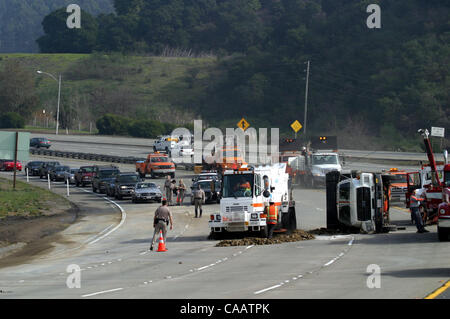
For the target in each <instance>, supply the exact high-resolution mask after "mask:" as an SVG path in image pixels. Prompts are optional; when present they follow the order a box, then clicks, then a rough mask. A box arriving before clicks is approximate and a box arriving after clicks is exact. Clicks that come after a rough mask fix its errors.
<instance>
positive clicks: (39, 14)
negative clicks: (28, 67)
mask: <svg viewBox="0 0 450 319" xmlns="http://www.w3.org/2000/svg"><path fill="white" fill-rule="evenodd" d="M71 3H77V4H78V5H80V6H81V8H82V9H83V10H86V11H87V12H90V13H91V14H94V15H97V14H99V13H110V12H112V11H113V5H112V0H77V1H71V0H1V1H0V53H6V52H38V46H37V44H36V39H37V38H38V37H39V36H41V35H42V34H43V33H44V31H43V29H42V26H41V23H42V20H43V19H44V17H45V16H46V15H47V14H49V13H50V12H52V11H54V10H56V9H59V8H61V7H66V6H67V5H69V4H71Z"/></svg>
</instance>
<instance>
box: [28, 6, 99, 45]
mask: <svg viewBox="0 0 450 319" xmlns="http://www.w3.org/2000/svg"><path fill="white" fill-rule="evenodd" d="M68 16H69V14H68V13H67V12H66V8H62V9H59V10H56V11H54V12H52V13H50V14H49V15H47V16H46V17H45V18H44V21H42V26H43V27H44V32H45V35H44V36H42V37H40V38H39V39H37V43H38V45H39V48H40V50H41V52H43V53H90V52H92V50H93V49H94V47H95V45H96V43H97V34H98V24H97V21H96V19H94V18H93V17H92V16H91V15H90V14H89V13H88V12H86V11H83V10H81V24H82V27H81V28H80V29H77V28H74V29H69V28H68V27H67V18H68Z"/></svg>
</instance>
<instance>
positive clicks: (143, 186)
mask: <svg viewBox="0 0 450 319" xmlns="http://www.w3.org/2000/svg"><path fill="white" fill-rule="evenodd" d="M161 198H162V193H161V189H160V187H159V186H158V185H156V184H155V183H148V182H140V183H137V184H136V186H135V188H134V194H133V196H132V197H131V200H132V201H133V203H137V202H148V201H152V200H153V201H156V202H158V203H161Z"/></svg>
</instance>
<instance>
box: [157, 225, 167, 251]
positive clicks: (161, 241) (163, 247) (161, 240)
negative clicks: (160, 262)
mask: <svg viewBox="0 0 450 319" xmlns="http://www.w3.org/2000/svg"><path fill="white" fill-rule="evenodd" d="M157 251H167V249H166V244H165V243H164V238H163V234H162V230H160V231H159V245H158V250H157Z"/></svg>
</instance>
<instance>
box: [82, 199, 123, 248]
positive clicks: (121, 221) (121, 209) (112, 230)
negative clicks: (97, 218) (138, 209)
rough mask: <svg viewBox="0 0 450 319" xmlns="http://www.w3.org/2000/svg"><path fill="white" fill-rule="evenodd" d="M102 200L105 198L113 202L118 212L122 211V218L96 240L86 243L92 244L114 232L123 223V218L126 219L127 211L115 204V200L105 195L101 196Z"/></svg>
mask: <svg viewBox="0 0 450 319" xmlns="http://www.w3.org/2000/svg"><path fill="white" fill-rule="evenodd" d="M103 199H104V200H107V201H108V202H110V203H113V204H114V205H116V206H117V207H118V208H119V209H120V212H121V213H122V219H121V220H120V223H119V225H117V226H116V227H114V228H113V229H111V230H110V231H109V232H107V233H106V234H104V235H103V236H100V237H98V238H97V239H96V240H94V241H91V242H90V243H88V245H92V244H95V243H96V242H98V241H99V240H102V239H103V238H105V237H107V236H109V235H110V234H112V233H113V232H115V231H116V230H117V229H118V228H119V227H120V226H122V225H123V223H124V222H125V220H126V219H127V213H126V212H125V210H124V209H123V208H122V207H121V206H120V205H119V204H117V203H116V202H115V201H112V200H110V199H109V198H107V197H103Z"/></svg>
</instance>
